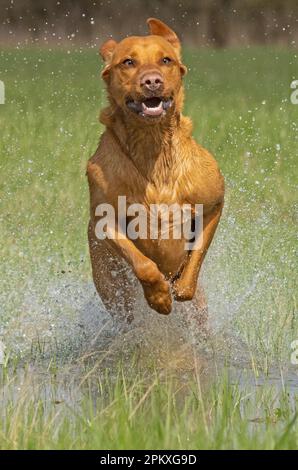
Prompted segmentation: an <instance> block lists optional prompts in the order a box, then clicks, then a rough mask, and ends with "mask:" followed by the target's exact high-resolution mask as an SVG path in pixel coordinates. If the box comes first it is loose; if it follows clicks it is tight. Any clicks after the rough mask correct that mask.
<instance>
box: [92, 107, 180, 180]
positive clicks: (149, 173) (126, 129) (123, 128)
mask: <svg viewBox="0 0 298 470" xmlns="http://www.w3.org/2000/svg"><path fill="white" fill-rule="evenodd" d="M107 117H108V119H107ZM179 121H180V113H178V112H175V111H174V110H173V112H172V113H170V114H169V115H168V116H167V117H166V119H164V120H163V121H161V122H159V123H156V124H144V125H143V124H142V123H140V122H139V121H137V120H133V119H131V118H130V117H129V116H127V115H125V114H124V113H123V112H122V111H121V110H120V109H118V110H117V111H116V112H114V110H113V109H112V107H109V108H106V109H105V110H104V111H103V113H101V122H102V123H103V124H105V125H106V127H107V128H108V129H110V130H111V131H112V134H113V135H114V138H115V139H116V140H117V141H118V143H119V144H120V145H121V149H122V151H124V152H125V153H126V155H127V156H128V157H129V158H130V159H131V160H132V161H133V163H134V165H135V166H136V168H137V169H138V171H139V172H140V173H141V175H143V177H144V178H146V179H147V180H149V181H154V180H156V179H158V180H160V179H165V178H166V174H167V171H168V169H170V168H171V166H172V165H173V158H174V152H173V137H174V135H175V133H176V132H177V130H178V128H179Z"/></svg>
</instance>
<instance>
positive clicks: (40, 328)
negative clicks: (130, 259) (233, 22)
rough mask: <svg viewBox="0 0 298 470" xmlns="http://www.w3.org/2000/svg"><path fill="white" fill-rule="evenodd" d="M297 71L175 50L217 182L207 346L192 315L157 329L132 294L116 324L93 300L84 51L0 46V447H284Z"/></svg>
mask: <svg viewBox="0 0 298 470" xmlns="http://www.w3.org/2000/svg"><path fill="white" fill-rule="evenodd" d="M295 60H297V58H296V56H295V52H294V51H293V52H287V51H279V50H278V51H277V50H266V51H265V50H263V49H255V50H245V51H244V50H239V51H228V52H227V51H222V52H216V53H215V52H208V53H207V51H202V52H199V53H198V52H193V51H191V50H190V51H187V53H186V54H185V62H186V63H187V65H188V66H189V68H190V72H189V76H188V79H187V82H186V111H187V114H189V115H190V116H191V117H192V119H193V120H194V125H195V126H194V127H195V136H196V138H197V140H198V141H199V142H201V143H202V144H203V145H204V146H206V147H207V148H209V149H210V150H211V151H212V152H213V153H214V154H215V156H216V158H217V160H218V162H219V164H220V167H221V168H222V171H223V174H224V176H225V179H226V186H227V196H226V204H225V208H224V213H223V217H222V220H221V223H220V227H219V230H218V232H217V234H216V237H215V240H214V243H213V244H212V246H211V249H210V251H209V252H208V256H207V258H206V262H205V265H204V269H203V274H202V282H203V285H204V287H205V290H206V294H207V297H208V305H209V325H208V334H207V333H206V331H204V332H202V331H200V330H198V328H197V326H196V322H195V312H193V311H191V308H190V306H189V305H188V304H187V303H186V304H184V305H183V304H177V305H175V307H174V310H173V313H172V314H171V315H170V316H169V317H163V316H160V315H158V314H156V313H155V312H153V311H151V310H150V309H149V308H148V306H147V305H146V304H145V301H144V300H143V297H142V295H141V290H140V300H139V302H138V304H137V307H136V311H135V319H134V321H133V322H132V324H130V325H125V324H120V323H117V322H115V321H113V320H112V319H111V318H110V316H109V315H108V314H107V312H106V311H105V309H104V307H103V305H102V303H101V301H100V299H99V298H98V296H97V294H96V292H95V289H94V286H93V283H92V279H91V269H90V264H89V256H88V250H87V235H86V231H87V220H88V194H87V185H86V181H85V176H84V171H85V163H86V161H87V159H88V157H89V156H90V155H91V154H92V152H93V150H94V148H95V146H96V142H97V140H98V136H99V133H100V131H101V128H100V126H99V124H98V122H97V120H96V116H97V115H98V112H99V109H100V107H101V106H102V105H103V103H104V100H105V98H104V91H103V90H102V88H101V84H100V81H99V70H100V64H99V62H98V58H97V55H96V53H95V52H92V51H91V52H90V51H83V50H81V51H73V52H72V53H70V54H68V53H67V52H65V53H64V52H53V51H38V50H28V49H26V50H24V51H22V50H20V51H17V52H15V51H10V50H5V51H4V50H3V51H1V52H0V63H1V79H3V80H4V81H5V84H6V90H7V100H6V104H5V105H3V106H1V107H0V125H1V130H2V132H3V134H2V136H3V138H2V139H1V141H0V164H1V188H0V191H1V198H0V199H1V200H0V204H1V213H0V223H1V257H2V259H3V262H2V263H1V266H0V277H1V292H0V340H1V349H2V350H4V354H2V356H3V357H2V362H3V364H2V365H0V396H1V403H0V416H1V418H2V421H1V424H0V448H65V447H67V448H68V447H69V448H105V447H106V448H107V447H108V448H134V447H139V448H156V447H157V448H210V447H212V446H217V448H230V447H233V448H255V447H256V448H262V447H263V448H264V447H265V448H294V447H297V445H298V423H297V396H298V395H297V392H298V368H297V367H298V366H297V365H295V364H292V362H291V357H292V349H291V343H292V342H293V341H294V340H296V339H298V319H297V311H296V308H297V306H296V292H297V282H296V276H295V268H296V252H295V250H296V246H297V244H296V228H295V203H296V198H295V187H296V183H297V178H296V176H295V170H296V165H297V164H296V159H297V150H296V149H297V116H298V108H297V106H296V107H295V106H294V105H292V104H291V102H290V100H289V94H290V88H289V84H290V82H291V79H292V78H293V74H294V61H295ZM58 64H59V65H58ZM198 64H200V67H199V66H198ZM231 64H232V65H233V67H234V69H233V70H232V69H231ZM32 70H34V73H33V72H32ZM237 74H238V76H239V74H241V80H238V79H237V78H236V76H237ZM2 77H3V78H2ZM49 77H51V78H49ZM87 77H88V84H86V78H87ZM260 77H261V79H260ZM272 77H273V78H274V79H273V78H272ZM4 348H5V349H4ZM2 352H3V351H2ZM144 429H146V432H144V431H143V430H144ZM264 429H266V433H264Z"/></svg>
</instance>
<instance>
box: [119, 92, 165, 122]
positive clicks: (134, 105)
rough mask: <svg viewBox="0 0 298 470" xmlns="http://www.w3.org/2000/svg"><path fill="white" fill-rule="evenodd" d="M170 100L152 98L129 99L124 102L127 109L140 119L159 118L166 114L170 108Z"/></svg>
mask: <svg viewBox="0 0 298 470" xmlns="http://www.w3.org/2000/svg"><path fill="white" fill-rule="evenodd" d="M172 103H173V100H172V98H163V97H160V96H158V97H157V96H154V97H152V98H145V99H141V100H133V99H129V100H127V101H126V105H127V107H128V108H129V109H130V110H132V111H134V112H135V113H137V114H139V115H140V116H142V117H147V116H148V117H153V118H154V117H159V116H162V115H165V114H166V111H167V110H168V109H169V108H170V107H171V106H172Z"/></svg>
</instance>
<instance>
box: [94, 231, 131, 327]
mask: <svg viewBox="0 0 298 470" xmlns="http://www.w3.org/2000/svg"><path fill="white" fill-rule="evenodd" d="M88 239H89V250H90V257H91V265H92V274H93V281H94V284H95V287H96V290H97V292H98V294H99V296H100V298H101V300H102V302H103V304H104V306H105V307H106V309H107V310H108V312H109V313H110V314H111V316H112V317H113V318H114V319H115V320H118V321H126V322H127V323H130V322H131V321H132V320H133V313H132V312H133V307H134V303H135V299H136V292H135V291H136V280H135V278H134V276H133V273H132V270H131V269H130V267H129V266H128V265H127V263H126V262H125V261H124V260H123V259H122V258H120V257H119V256H117V255H116V254H115V253H112V252H111V249H110V248H109V246H108V244H107V243H106V242H105V241H104V240H98V239H97V238H96V236H95V234H94V230H93V229H92V228H91V225H89V228H88Z"/></svg>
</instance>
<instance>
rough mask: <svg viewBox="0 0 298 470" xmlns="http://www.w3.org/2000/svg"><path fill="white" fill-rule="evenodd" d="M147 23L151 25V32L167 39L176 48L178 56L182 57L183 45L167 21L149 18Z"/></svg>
mask: <svg viewBox="0 0 298 470" xmlns="http://www.w3.org/2000/svg"><path fill="white" fill-rule="evenodd" d="M147 25H148V27H149V32H150V34H155V35H156V36H162V37H163V38H164V39H166V40H167V41H168V42H169V43H170V44H172V46H173V47H174V49H175V50H176V52H177V54H178V57H179V59H180V51H181V45H180V41H179V38H178V36H177V34H176V33H175V32H174V31H173V30H172V29H171V28H169V27H168V26H167V25H166V24H165V23H163V22H162V21H160V20H157V19H156V18H148V20H147Z"/></svg>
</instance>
